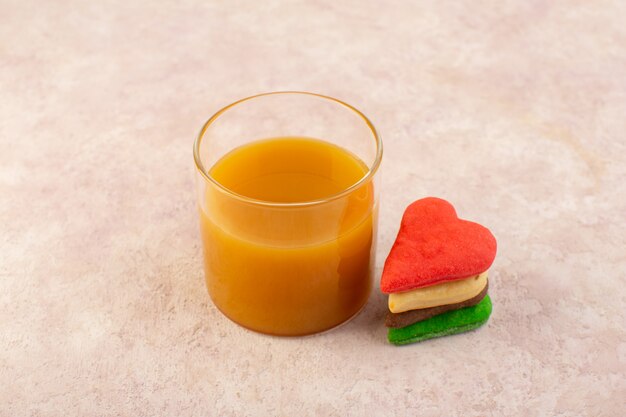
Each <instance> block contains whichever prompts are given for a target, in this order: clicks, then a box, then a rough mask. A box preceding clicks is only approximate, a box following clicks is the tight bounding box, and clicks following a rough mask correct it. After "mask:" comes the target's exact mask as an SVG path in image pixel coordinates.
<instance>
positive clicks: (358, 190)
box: [200, 137, 376, 335]
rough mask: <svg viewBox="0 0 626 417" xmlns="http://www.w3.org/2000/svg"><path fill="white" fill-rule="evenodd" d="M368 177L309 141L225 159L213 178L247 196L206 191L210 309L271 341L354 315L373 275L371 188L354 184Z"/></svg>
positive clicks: (332, 149) (342, 154) (241, 151)
mask: <svg viewBox="0 0 626 417" xmlns="http://www.w3.org/2000/svg"><path fill="white" fill-rule="evenodd" d="M367 170H368V168H367V166H366V165H365V164H364V163H363V162H362V161H361V160H359V159H358V158H357V157H356V156H355V155H353V154H351V153H349V152H348V151H346V150H344V149H342V148H340V147H338V146H336V145H333V144H330V143H328V142H325V141H322V140H318V139H311V138H298V137H287V138H273V139H265V140H261V141H256V142H252V143H249V144H247V145H244V146H242V147H239V148H236V149H235V150H233V151H231V152H230V153H228V154H226V155H225V156H224V157H222V158H221V159H220V160H219V161H218V162H217V163H216V164H215V165H214V166H213V167H212V168H211V169H210V170H209V175H210V176H211V177H213V179H215V180H216V181H217V182H218V183H219V184H221V185H222V186H223V187H224V188H226V189H228V190H229V191H230V192H232V193H235V194H237V195H239V196H243V197H244V198H238V197H237V198H233V196H232V195H229V194H228V193H225V192H224V190H221V189H219V188H217V187H216V188H210V187H208V188H207V189H206V194H205V196H204V202H203V203H204V204H201V210H200V212H201V232H202V238H203V240H204V258H205V269H206V280H207V287H208V290H209V293H210V295H211V298H212V299H213V302H214V303H215V305H216V306H217V307H218V308H219V309H220V310H221V311H222V312H223V313H224V314H225V315H226V316H228V317H229V318H230V319H232V320H233V321H235V322H237V323H239V324H241V325H243V326H245V327H248V328H250V329H253V330H256V331H260V332H263V333H268V334H275V335H304V334H311V333H316V332H319V331H322V330H326V329H330V328H332V327H334V326H336V325H338V324H340V323H342V322H344V321H345V320H347V319H349V318H350V317H352V316H353V315H355V314H356V313H357V312H358V311H359V310H360V309H361V308H362V307H363V305H364V304H365V302H366V301H367V298H368V296H369V293H370V289H371V271H372V267H373V250H374V244H373V239H374V236H375V233H374V225H375V223H376V222H375V216H376V207H375V204H374V202H375V199H374V195H373V194H374V190H373V185H372V183H371V182H368V183H363V184H357V183H359V180H361V179H362V178H363V177H364V176H365V175H366V173H367ZM355 184H356V185H355ZM346 190H348V191H346ZM250 199H254V200H257V201H251V200H250ZM259 202H261V204H256V203H259ZM262 202H265V203H267V204H266V205H264V204H263V203H262ZM270 203H271V204H270Z"/></svg>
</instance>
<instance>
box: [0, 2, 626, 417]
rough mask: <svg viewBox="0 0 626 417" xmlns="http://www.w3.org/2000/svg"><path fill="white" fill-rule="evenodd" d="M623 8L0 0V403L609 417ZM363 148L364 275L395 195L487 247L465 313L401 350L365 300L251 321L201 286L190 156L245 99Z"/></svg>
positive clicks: (21, 409)
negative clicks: (366, 175) (463, 322)
mask: <svg viewBox="0 0 626 417" xmlns="http://www.w3.org/2000/svg"><path fill="white" fill-rule="evenodd" d="M625 16H626V3H624V2H619V1H595V2H583V1H550V2H547V1H545V2H542V1H502V2H488V1H464V2H447V1H446V2H409V1H388V2H374V1H289V2H287V1H285V2H279V1H267V2H258V1H219V2H218V1H192V0H186V1H170V2H148V1H135V2H133V1H102V2H100V1H98V2H79V1H75V2H71V1H32V0H31V1H11V0H0V387H1V388H0V415H1V416H20V415H35V416H58V415H81V416H92V415H93V416H96V415H98V416H113V415H146V416H147V415H181V416H191V415H215V416H218V415H219V416H235V415H244V416H262V415H285V416H293V415H298V416H306V415H317V416H322V415H324V416H368V415H376V416H382V415H397V416H409V415H421V416H438V415H445V416H461V415H462V416H484V415H497V416H503V415H526V416H553V415H559V416H596V417H598V416H618V415H623V413H624V398H626V380H625V376H624V375H626V329H625V323H626V318H625V310H626V309H625V306H626V291H625V290H624V285H625V284H626V283H625V280H626V249H625V248H626V214H625V213H626V186H625V182H626V145H625V143H626V140H625V138H624V135H625V132H626V25H625V24H624V18H625ZM285 89H296V90H308V91H315V92H319V93H324V94H328V95H332V96H336V97H337V98H340V99H343V100H345V101H347V102H349V103H352V104H354V105H355V106H357V107H358V108H360V109H361V110H363V111H364V113H365V114H367V115H368V116H369V117H370V118H371V119H372V121H373V122H374V124H375V125H376V126H377V128H378V130H379V131H380V133H381V134H382V136H383V139H384V141H385V157H384V162H383V178H382V186H383V195H382V208H381V221H380V234H379V246H378V262H377V264H378V269H377V275H376V280H378V279H379V275H380V267H381V266H382V263H383V261H384V258H385V256H386V255H387V253H388V251H389V248H390V246H391V244H392V242H393V239H394V237H395V234H396V232H397V228H398V225H399V220H400V217H401V215H402V211H403V209H404V207H406V205H408V204H409V203H410V202H411V201H413V200H415V199H417V198H421V197H424V196H428V195H436V196H440V197H443V198H446V199H448V200H450V201H451V202H452V203H453V204H455V206H456V208H457V211H458V212H459V214H460V215H461V216H462V217H465V218H468V219H471V220H475V221H478V222H480V223H482V224H484V225H486V226H488V227H489V228H490V229H491V230H492V231H493V233H494V234H495V235H496V237H497V238H498V243H499V253H498V257H497V259H496V262H495V264H494V266H493V270H492V274H491V282H490V294H491V296H492V298H493V301H494V312H493V315H492V317H491V319H490V321H489V323H488V324H487V325H486V326H485V327H483V328H482V329H480V330H478V331H475V332H472V333H468V334H465V335H461V336H455V337H449V338H443V339H438V340H434V341H430V342H426V343H422V344H417V345H412V346H408V347H403V348H397V347H393V346H390V345H388V344H387V343H386V340H385V329H384V327H383V315H384V312H385V310H386V299H385V298H384V297H383V296H382V295H381V294H380V293H379V292H377V291H376V292H375V293H374V294H373V295H372V297H371V299H370V302H369V304H368V305H367V307H366V308H365V310H364V312H363V313H362V314H361V315H360V316H358V317H357V318H356V319H355V320H353V321H352V322H350V323H349V324H347V325H345V326H343V327H341V328H339V329H337V330H335V331H332V332H329V333H326V334H323V335H319V336H314V337H309V338H299V339H281V338H272V337H265V336H260V335H257V334H254V333H251V332H248V331H245V330H243V329H241V328H240V327H238V326H236V325H234V324H233V323H231V322H229V321H228V320H227V319H225V318H224V317H223V316H221V315H220V314H219V313H218V311H217V310H216V309H215V307H214V306H213V305H212V304H211V302H210V300H209V298H208V295H207V293H206V289H205V286H204V282H203V273H202V269H201V249H200V240H199V236H198V219H197V215H196V208H195V201H194V186H193V172H194V171H193V160H192V155H191V146H192V142H193V139H194V137H195V134H196V133H197V131H198V130H199V128H200V126H201V125H202V123H203V122H204V121H205V120H206V119H207V118H208V117H209V116H210V115H211V114H212V113H213V112H214V111H216V110H217V109H218V108H219V107H221V106H223V105H226V104H228V103H230V102H231V101H233V100H235V99H238V98H241V97H244V96H248V95H251V94H255V93H259V92H264V91H270V90H285Z"/></svg>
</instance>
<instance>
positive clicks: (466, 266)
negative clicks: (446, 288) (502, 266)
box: [380, 197, 496, 294]
mask: <svg viewBox="0 0 626 417" xmlns="http://www.w3.org/2000/svg"><path fill="white" fill-rule="evenodd" d="M495 257H496V239H495V238H494V237H493V235H492V234H491V232H490V231H489V229H487V228H486V227H483V226H481V225H479V224H478V223H474V222H470V221H467V220H462V219H459V218H458V217H457V215H456V211H455V210H454V207H452V205H451V204H450V203H448V202H447V201H445V200H442V199H440V198H434V197H428V198H423V199H421V200H417V201H416V202H414V203H412V204H411V205H410V206H409V207H407V209H406V211H405V212H404V216H402V223H401V224H400V231H399V232H398V237H397V238H396V241H395V243H394V244H393V247H392V248H391V252H389V256H388V257H387V260H386V261H385V268H384V269H383V275H382V278H381V280H380V289H381V290H382V292H384V293H386V294H390V293H394V292H401V291H408V290H412V289H415V288H420V287H427V286H429V285H435V284H440V283H442V282H446V281H454V280H457V279H462V278H467V277H469V276H472V275H477V274H480V273H481V272H484V271H486V270H487V269H488V268H489V267H490V266H491V264H492V263H493V260H494V258H495Z"/></svg>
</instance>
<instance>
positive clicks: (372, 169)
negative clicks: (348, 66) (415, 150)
mask: <svg viewBox="0 0 626 417" xmlns="http://www.w3.org/2000/svg"><path fill="white" fill-rule="evenodd" d="M288 94H291V95H303V96H311V97H316V98H321V99H324V100H328V101H332V102H334V103H336V104H339V105H341V106H343V107H345V108H347V109H348V110H351V111H352V112H354V113H355V114H356V115H357V116H359V117H360V118H361V119H362V120H363V121H364V122H365V124H366V125H367V127H368V128H369V129H370V132H371V133H372V135H373V137H374V140H375V142H376V157H375V158H374V161H373V162H372V163H371V164H370V165H369V166H368V169H367V172H366V173H365V175H363V176H362V177H361V178H360V179H359V180H358V181H357V182H355V183H354V184H352V185H351V186H349V187H347V188H345V189H344V190H342V191H340V192H338V193H335V194H332V195H329V196H328V197H324V198H320V199H315V200H309V201H298V202H292V203H281V202H274V201H266V200H260V199H256V198H252V197H247V196H245V195H242V194H238V193H235V192H234V191H232V190H231V189H229V188H228V187H226V186H224V185H223V184H221V183H220V182H219V181H217V180H216V179H215V178H213V177H212V176H211V175H210V174H209V173H208V171H207V170H206V168H205V167H204V164H203V163H202V158H201V157H200V145H201V142H202V139H203V138H204V134H205V133H206V131H207V129H208V128H209V126H211V124H212V123H213V122H215V121H216V120H217V119H218V118H219V117H220V116H221V115H222V114H224V113H225V112H226V111H228V110H230V109H232V108H233V107H235V106H237V105H238V104H241V103H244V102H246V101H250V100H253V99H256V98H260V97H265V96H272V95H288ZM382 156H383V142H382V139H381V137H380V135H379V134H378V132H377V131H376V128H375V127H374V124H373V123H372V122H371V121H370V120H369V119H368V118H367V116H365V114H363V113H362V112H361V111H360V110H358V109H357V108H356V107H354V106H352V105H350V104H348V103H346V102H344V101H341V100H338V99H336V98H334V97H330V96H325V95H322V94H317V93H310V92H307V91H274V92H268V93H260V94H255V95H253V96H249V97H245V98H242V99H240V100H237V101H235V102H233V103H231V104H229V105H227V106H225V107H222V108H221V109H220V110H218V111H217V112H216V113H215V114H213V116H211V117H210V118H209V119H208V120H207V121H206V122H205V123H204V125H203V126H202V128H201V129H200V132H199V133H198V136H197V137H196V140H195V141H194V144H193V159H194V162H195V164H196V169H197V170H198V171H199V172H200V174H201V175H202V176H203V177H204V179H205V180H207V181H209V182H210V183H212V184H213V185H215V186H216V187H217V188H218V189H219V190H220V191H222V192H223V193H225V194H228V195H229V196H230V197H232V198H234V199H237V200H239V201H242V202H245V203H248V204H253V205H258V206H266V207H285V208H287V207H308V206H314V205H318V204H323V203H327V202H330V201H333V200H337V199H339V198H342V197H345V196H347V195H348V194H350V193H352V192H353V191H354V190H356V189H357V188H359V187H360V186H361V185H363V184H365V183H366V182H368V181H370V179H372V178H373V177H374V174H376V172H377V171H378V168H379V167H380V163H381V161H382Z"/></svg>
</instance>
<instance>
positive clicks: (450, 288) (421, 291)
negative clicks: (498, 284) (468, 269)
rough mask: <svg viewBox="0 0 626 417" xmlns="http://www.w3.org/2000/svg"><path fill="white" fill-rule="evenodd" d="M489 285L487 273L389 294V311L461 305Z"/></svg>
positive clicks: (397, 311) (400, 311) (399, 311)
mask: <svg viewBox="0 0 626 417" xmlns="http://www.w3.org/2000/svg"><path fill="white" fill-rule="evenodd" d="M485 285H487V271H485V272H482V273H480V274H478V275H474V276H471V277H469V278H464V279H460V280H457V281H450V282H444V283H441V284H436V285H431V286H429V287H423V288H418V289H415V290H410V291H404V292H397V293H393V294H389V310H390V311H391V312H392V313H402V312H404V311H409V310H417V309H420V308H430V307H437V306H442V305H446V304H455V303H460V302H462V301H465V300H469V299H470V298H473V297H476V296H477V295H478V294H479V293H480V292H481V291H482V290H483V288H485Z"/></svg>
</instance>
